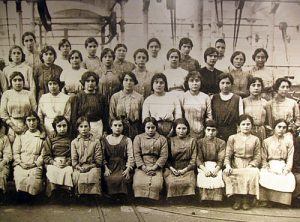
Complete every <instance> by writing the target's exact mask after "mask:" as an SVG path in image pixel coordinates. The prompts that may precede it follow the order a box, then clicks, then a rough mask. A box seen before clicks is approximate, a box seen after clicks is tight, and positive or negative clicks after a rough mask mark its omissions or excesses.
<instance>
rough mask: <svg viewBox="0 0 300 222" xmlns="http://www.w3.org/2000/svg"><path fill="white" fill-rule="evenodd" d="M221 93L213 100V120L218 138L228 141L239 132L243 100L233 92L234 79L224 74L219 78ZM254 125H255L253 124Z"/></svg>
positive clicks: (214, 96)
mask: <svg viewBox="0 0 300 222" xmlns="http://www.w3.org/2000/svg"><path fill="white" fill-rule="evenodd" d="M218 85H219V88H220V91H221V92H220V93H219V94H215V95H213V97H212V100H211V106H212V113H213V119H214V120H215V121H216V122H217V126H218V137H219V138H220V139H222V140H225V141H227V139H228V137H229V136H230V135H233V134H235V133H236V132H237V125H238V121H239V116H240V115H241V114H243V112H244V110H243V101H242V98H241V97H240V96H238V95H236V94H234V93H232V92H231V88H232V85H233V77H232V75H230V74H228V73H222V74H221V75H219V77H218ZM252 125H253V124H252Z"/></svg>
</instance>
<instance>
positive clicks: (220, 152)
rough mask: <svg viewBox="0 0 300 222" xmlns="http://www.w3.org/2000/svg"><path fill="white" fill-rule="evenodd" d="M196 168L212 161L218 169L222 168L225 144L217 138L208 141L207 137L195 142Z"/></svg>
mask: <svg viewBox="0 0 300 222" xmlns="http://www.w3.org/2000/svg"><path fill="white" fill-rule="evenodd" d="M197 144H198V146H197V147H198V152H197V166H198V167H199V166H200V165H204V162H206V161H213V162H216V163H217V166H219V167H220V168H222V167H223V163H224V158H225V147H226V143H225V141H224V140H221V139H219V138H217V137H215V138H214V139H212V140H210V139H208V138H207V137H204V138H202V139H199V140H198V141H197Z"/></svg>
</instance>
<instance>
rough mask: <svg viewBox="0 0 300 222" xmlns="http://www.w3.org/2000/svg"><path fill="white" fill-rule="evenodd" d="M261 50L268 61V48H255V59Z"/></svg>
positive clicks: (253, 57)
mask: <svg viewBox="0 0 300 222" xmlns="http://www.w3.org/2000/svg"><path fill="white" fill-rule="evenodd" d="M260 52H262V53H264V54H265V57H266V61H267V60H268V58H269V54H268V52H267V50H265V49H264V48H258V49H255V51H254V53H253V55H252V59H253V61H255V57H256V56H257V54H258V53H260Z"/></svg>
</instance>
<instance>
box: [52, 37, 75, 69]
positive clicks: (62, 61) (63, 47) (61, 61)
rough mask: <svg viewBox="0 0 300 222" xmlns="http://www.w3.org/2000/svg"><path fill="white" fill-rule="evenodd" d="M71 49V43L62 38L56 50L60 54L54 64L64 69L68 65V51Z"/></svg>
mask: <svg viewBox="0 0 300 222" xmlns="http://www.w3.org/2000/svg"><path fill="white" fill-rule="evenodd" d="M71 49H72V46H71V43H70V41H69V40H68V39H62V40H60V42H59V43H58V51H59V52H60V55H59V56H58V58H57V59H56V61H55V64H56V65H58V66H60V67H61V68H62V69H66V68H68V67H69V66H70V63H69V53H70V51H71Z"/></svg>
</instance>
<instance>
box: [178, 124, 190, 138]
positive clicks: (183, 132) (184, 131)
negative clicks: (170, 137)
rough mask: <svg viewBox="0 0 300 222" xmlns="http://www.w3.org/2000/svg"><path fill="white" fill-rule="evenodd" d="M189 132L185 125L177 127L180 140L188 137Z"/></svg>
mask: <svg viewBox="0 0 300 222" xmlns="http://www.w3.org/2000/svg"><path fill="white" fill-rule="evenodd" d="M187 132H188V128H187V126H186V125H185V124H182V123H180V124H178V125H177V126H176V135H177V136H178V137H179V138H184V137H186V136H187Z"/></svg>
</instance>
